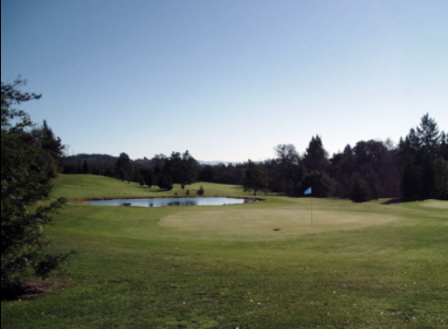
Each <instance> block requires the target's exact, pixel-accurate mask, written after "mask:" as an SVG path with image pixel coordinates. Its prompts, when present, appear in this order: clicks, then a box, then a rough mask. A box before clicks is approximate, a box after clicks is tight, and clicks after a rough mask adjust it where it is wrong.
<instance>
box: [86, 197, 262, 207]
mask: <svg viewBox="0 0 448 329" xmlns="http://www.w3.org/2000/svg"><path fill="white" fill-rule="evenodd" d="M257 201H258V200H256V199H239V198H226V197H198V198H191V197H190V198H189V197H181V198H147V199H113V200H94V201H88V203H90V204H92V205H97V206H130V207H173V206H225V205H233V204H243V203H253V202H257Z"/></svg>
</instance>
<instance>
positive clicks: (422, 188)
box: [399, 114, 448, 200]
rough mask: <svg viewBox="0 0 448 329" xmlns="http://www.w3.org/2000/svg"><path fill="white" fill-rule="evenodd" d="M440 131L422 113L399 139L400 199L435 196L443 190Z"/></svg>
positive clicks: (443, 166)
mask: <svg viewBox="0 0 448 329" xmlns="http://www.w3.org/2000/svg"><path fill="white" fill-rule="evenodd" d="M445 139H446V137H445V135H444V132H442V133H439V129H438V127H437V123H436V121H435V120H434V119H433V118H430V117H429V114H425V115H424V116H423V117H422V118H421V120H420V125H419V126H417V127H416V129H411V130H410V131H409V134H408V135H407V136H406V138H405V139H404V140H403V139H401V140H400V145H399V148H400V154H401V158H402V176H401V192H402V195H403V198H404V199H407V200H418V199H429V198H433V199H438V198H442V197H443V195H444V194H445V192H444V191H445V190H446V188H445V186H446V185H448V180H447V177H446V173H445V162H444V161H445V159H444V147H445V146H444V143H445Z"/></svg>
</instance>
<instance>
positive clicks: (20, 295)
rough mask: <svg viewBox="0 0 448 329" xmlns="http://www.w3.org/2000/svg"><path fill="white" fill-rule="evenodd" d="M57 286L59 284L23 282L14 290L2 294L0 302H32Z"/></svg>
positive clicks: (59, 284)
mask: <svg viewBox="0 0 448 329" xmlns="http://www.w3.org/2000/svg"><path fill="white" fill-rule="evenodd" d="M59 286H61V283H56V282H37V281H24V282H21V283H20V285H17V286H15V287H14V289H10V290H9V291H7V292H4V293H2V300H33V299H36V298H39V297H41V296H43V295H46V294H48V293H50V292H52V291H53V290H55V289H56V288H58V287H59Z"/></svg>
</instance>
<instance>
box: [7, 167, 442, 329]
mask: <svg viewBox="0 0 448 329" xmlns="http://www.w3.org/2000/svg"><path fill="white" fill-rule="evenodd" d="M55 184H56V189H55V196H59V195H64V196H66V197H69V198H89V197H112V196H117V197H136V196H139V197H140V196H158V195H169V194H174V193H178V195H184V194H185V190H181V189H180V188H179V187H176V188H175V189H174V190H173V191H171V192H158V191H157V189H156V188H151V189H148V188H141V187H139V186H138V185H135V184H132V183H131V184H128V183H123V182H120V181H117V180H113V179H108V178H104V177H95V176H84V175H68V176H62V177H61V178H59V179H58V180H57V181H56V182H55ZM200 185H203V187H204V189H205V192H206V195H225V196H228V195H234V196H242V195H250V194H249V193H245V192H244V191H243V190H242V188H241V187H238V186H228V185H218V184H206V183H204V184H195V185H194V186H187V187H186V189H187V188H189V189H190V191H191V192H193V191H194V190H195V189H198V188H199V187H200ZM263 197H264V198H265V199H266V201H264V202H260V203H255V204H246V205H234V206H224V207H201V208H197V207H173V208H129V207H106V206H91V205H87V204H83V203H81V202H75V201H70V202H69V203H68V205H67V206H66V207H65V208H64V209H62V210H61V212H60V213H59V214H58V215H57V216H55V224H54V225H52V226H50V227H47V228H45V231H46V233H47V235H48V236H49V237H50V238H51V240H52V241H53V242H54V243H55V246H56V247H57V249H60V250H61V249H62V250H64V251H66V250H70V249H76V250H77V252H78V253H77V255H76V256H75V257H74V258H73V260H72V262H71V266H70V268H68V270H67V271H65V272H63V273H55V275H54V276H53V277H51V278H50V281H53V282H56V283H58V285H59V287H58V288H57V289H56V290H55V291H53V292H52V293H50V294H48V295H46V296H44V297H41V298H39V299H37V300H34V301H14V302H2V327H4V328H235V327H239V328H344V327H346V328H448V312H447V309H448V307H447V306H448V286H447V285H448V275H447V273H448V261H447V259H448V203H447V202H442V201H435V200H428V201H424V202H413V203H397V204H388V205H386V204H383V203H384V201H386V200H379V201H374V202H369V203H364V204H354V203H352V202H350V201H346V200H322V199H312V200H310V199H293V198H287V197H280V196H273V195H267V196H263ZM311 207H312V209H313V220H312V221H311V212H310V210H311ZM311 224H312V226H311Z"/></svg>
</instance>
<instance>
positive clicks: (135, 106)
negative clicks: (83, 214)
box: [1, 0, 448, 162]
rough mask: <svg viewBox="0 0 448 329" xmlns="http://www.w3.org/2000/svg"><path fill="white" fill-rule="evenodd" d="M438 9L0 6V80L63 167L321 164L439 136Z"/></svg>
mask: <svg viewBox="0 0 448 329" xmlns="http://www.w3.org/2000/svg"><path fill="white" fill-rule="evenodd" d="M447 17H448V1H446V0H425V1H422V0H332V1H328V0H313V1H309V0H306V1H305V0H281V1H278V0H225V1H223V0H214V1H210V0H189V1H187V0H132V1H129V0H65V1H60V0H34V1H29V0H1V80H2V82H3V83H12V82H13V81H14V80H15V79H16V78H17V77H18V75H21V76H22V78H24V79H26V80H27V81H28V83H27V85H26V86H25V87H23V88H22V90H23V91H30V92H36V93H41V94H42V95H43V96H42V98H41V99H40V100H38V101H31V102H28V103H24V104H22V106H21V108H22V109H23V110H25V111H26V112H28V113H29V114H30V115H31V119H32V120H33V121H34V122H36V123H39V124H41V123H42V122H43V120H46V121H47V123H48V125H49V126H50V127H51V128H52V129H53V131H54V133H55V134H56V135H57V136H59V137H60V138H61V140H62V142H63V143H64V144H65V145H66V146H67V153H68V155H73V154H78V153H100V154H110V155H114V156H118V155H119V154H120V153H121V152H125V153H127V154H128V155H129V156H130V157H131V158H132V159H137V158H143V157H148V158H152V157H153V156H154V155H155V154H165V155H170V154H171V152H173V151H175V152H181V153H183V152H184V151H185V150H189V152H190V154H192V155H193V157H195V158H196V159H197V160H201V161H232V162H244V161H247V160H248V159H251V160H253V161H260V160H265V159H270V158H273V157H275V152H274V147H275V146H276V145H279V144H293V145H295V147H296V149H297V151H298V152H299V153H301V154H303V153H304V152H305V150H306V148H307V146H308V144H309V142H310V140H311V138H312V137H313V136H316V135H319V136H320V137H321V139H322V142H323V145H324V147H325V149H326V150H327V151H328V153H329V155H330V156H331V155H332V154H333V153H335V152H338V151H342V150H343V149H344V147H345V146H346V145H347V144H350V145H351V146H354V145H355V144H356V143H357V142H358V141H361V140H365V141H366V140H370V139H374V140H383V141H384V140H386V139H391V140H392V141H393V142H394V143H398V141H399V139H400V137H404V136H405V135H406V134H407V133H408V132H409V129H411V128H413V127H416V126H417V125H418V124H419V122H420V119H421V117H422V116H423V115H424V114H426V113H429V115H430V117H432V118H434V119H435V120H436V122H437V123H438V126H439V129H440V130H444V131H446V132H448V19H447Z"/></svg>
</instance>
